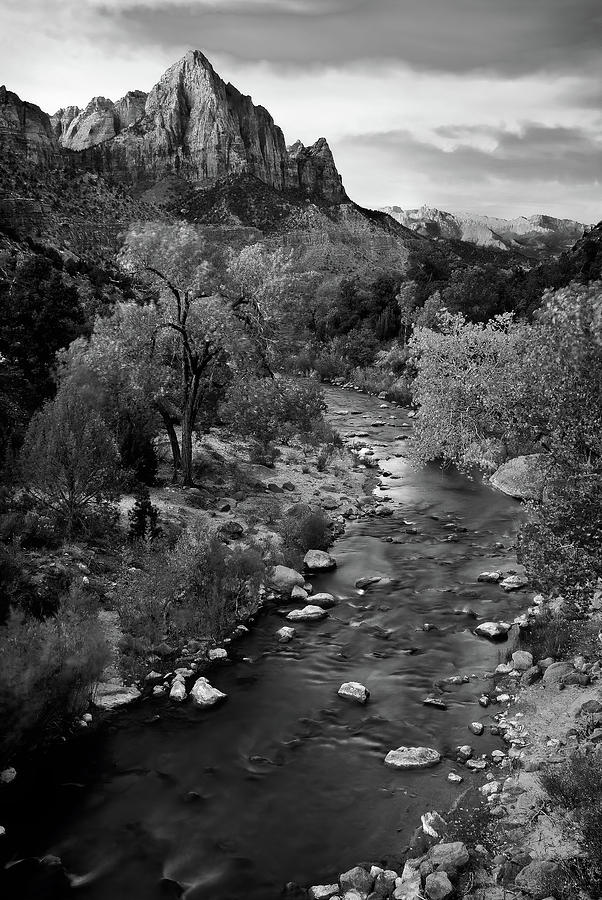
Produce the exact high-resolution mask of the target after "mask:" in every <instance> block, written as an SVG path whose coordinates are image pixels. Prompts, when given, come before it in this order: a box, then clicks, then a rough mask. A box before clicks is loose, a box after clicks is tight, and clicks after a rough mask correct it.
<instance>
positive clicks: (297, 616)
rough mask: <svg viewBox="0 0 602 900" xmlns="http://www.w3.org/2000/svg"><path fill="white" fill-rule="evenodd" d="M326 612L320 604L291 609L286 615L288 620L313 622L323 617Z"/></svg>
mask: <svg viewBox="0 0 602 900" xmlns="http://www.w3.org/2000/svg"><path fill="white" fill-rule="evenodd" d="M327 615H328V613H327V612H326V610H325V609H322V607H321V606H312V605H311V604H310V605H309V606H304V607H303V609H291V611H290V612H289V613H288V615H287V617H286V618H287V619H288V620H289V622H313V621H316V620H317V619H325V618H326V616H327Z"/></svg>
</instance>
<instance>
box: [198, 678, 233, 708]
mask: <svg viewBox="0 0 602 900" xmlns="http://www.w3.org/2000/svg"><path fill="white" fill-rule="evenodd" d="M190 696H191V697H192V700H193V703H194V704H195V706H200V707H202V708H203V709H205V708H208V707H210V706H215V704H216V703H219V702H220V701H221V700H225V699H226V694H223V693H222V692H221V691H218V689H217V688H215V687H213V685H211V684H210V683H209V681H208V680H207V679H206V678H197V680H196V681H195V683H194V685H193V686H192V690H191V691H190Z"/></svg>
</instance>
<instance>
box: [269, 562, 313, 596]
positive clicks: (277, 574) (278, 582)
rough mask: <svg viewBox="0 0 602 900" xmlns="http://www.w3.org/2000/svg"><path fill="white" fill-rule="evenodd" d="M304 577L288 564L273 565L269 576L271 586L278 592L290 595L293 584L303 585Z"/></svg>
mask: <svg viewBox="0 0 602 900" xmlns="http://www.w3.org/2000/svg"><path fill="white" fill-rule="evenodd" d="M304 584H305V578H304V577H303V575H301V574H300V573H299V572H296V571H295V570H294V569H289V567H288V566H275V567H274V571H273V572H272V575H271V578H270V585H271V587H272V588H273V589H274V590H275V591H277V592H278V593H279V594H286V596H288V597H290V595H291V593H292V590H293V588H294V587H295V586H298V587H301V588H302V587H303V585H304Z"/></svg>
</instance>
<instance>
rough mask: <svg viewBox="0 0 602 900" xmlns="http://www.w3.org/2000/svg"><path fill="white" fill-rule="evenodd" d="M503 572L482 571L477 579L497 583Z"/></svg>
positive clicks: (486, 582)
mask: <svg viewBox="0 0 602 900" xmlns="http://www.w3.org/2000/svg"><path fill="white" fill-rule="evenodd" d="M502 577H503V576H502V573H501V572H481V574H480V575H479V577H478V578H477V581H483V582H485V584H497V583H498V581H501V580H502Z"/></svg>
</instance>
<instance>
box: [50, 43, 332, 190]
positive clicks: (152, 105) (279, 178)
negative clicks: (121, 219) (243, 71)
mask: <svg viewBox="0 0 602 900" xmlns="http://www.w3.org/2000/svg"><path fill="white" fill-rule="evenodd" d="M143 97H144V95H143V94H142V92H135V93H132V94H128V95H126V97H124V98H123V100H120V101H118V103H116V104H113V103H111V101H109V100H105V99H104V98H103V97H97V98H95V99H94V100H92V101H91V103H90V104H88V106H87V107H86V109H85V110H83V111H82V112H80V111H79V110H77V112H76V113H75V115H74V114H73V113H74V108H70V109H69V110H59V112H58V113H57V114H56V115H55V116H54V117H53V118H54V125H55V131H56V133H57V136H58V138H59V140H60V142H61V144H62V146H63V147H64V148H66V149H68V150H73V151H78V159H79V162H80V164H81V165H83V167H84V168H88V169H93V170H94V171H97V172H101V173H104V174H111V175H112V176H113V177H115V178H119V179H120V180H122V181H123V182H125V183H127V184H129V185H132V186H137V187H142V188H147V187H149V186H150V185H151V184H153V183H154V182H156V181H159V180H161V179H163V178H166V177H169V176H173V175H177V176H178V177H180V178H183V179H185V180H187V181H189V182H193V183H196V182H207V181H212V180H214V179H217V178H221V177H223V176H225V175H231V174H240V173H243V172H247V173H250V174H252V175H255V176H256V177H257V178H259V179H260V180H261V181H263V182H265V183H266V184H268V185H270V186H271V187H274V188H276V189H277V190H281V191H282V190H292V191H301V192H302V193H303V194H304V195H307V196H311V197H314V198H321V199H323V200H324V201H326V202H328V203H341V202H344V201H346V200H347V195H346V193H345V190H344V188H343V185H342V181H341V176H340V175H339V173H338V172H337V169H336V166H335V163H334V159H333V157H332V153H331V151H330V148H329V146H328V144H327V142H326V140H325V139H324V138H320V140H318V141H317V142H316V143H315V144H314V145H313V146H311V147H304V146H303V144H301V143H300V142H297V143H296V144H294V145H293V147H291V148H290V150H287V147H286V144H285V141H284V135H283V134H282V131H281V129H280V128H279V127H278V126H277V125H276V124H275V123H274V120H273V119H272V117H271V115H270V114H269V113H268V111H267V110H266V109H264V108H263V107H262V106H255V104H254V103H253V102H252V100H251V98H250V97H247V96H246V95H244V94H241V93H240V92H239V91H238V90H237V89H236V88H235V87H233V85H231V84H226V83H225V82H224V81H222V79H221V78H220V77H219V76H218V75H217V74H216V72H215V71H214V69H213V67H212V65H211V63H210V62H209V61H208V60H207V58H206V57H205V56H204V55H203V54H202V53H201V52H200V51H198V50H195V51H190V52H189V53H187V54H186V55H185V56H184V57H183V58H182V59H181V60H179V61H178V62H177V63H175V64H174V65H173V66H171V67H170V68H169V69H168V70H167V71H166V72H165V74H164V75H163V76H162V78H161V79H160V81H159V82H158V84H156V85H155V87H154V88H153V89H152V90H151V92H150V94H149V95H148V97H145V102H144V105H142V98H143Z"/></svg>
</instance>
